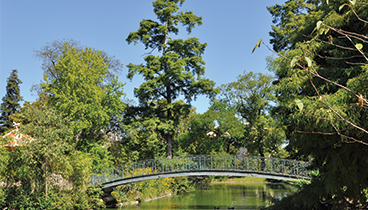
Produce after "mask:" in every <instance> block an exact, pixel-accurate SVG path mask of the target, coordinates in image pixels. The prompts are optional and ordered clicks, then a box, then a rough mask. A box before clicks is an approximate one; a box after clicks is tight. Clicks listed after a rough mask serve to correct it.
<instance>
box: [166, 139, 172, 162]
mask: <svg viewBox="0 0 368 210" xmlns="http://www.w3.org/2000/svg"><path fill="white" fill-rule="evenodd" d="M166 142H167V147H166V157H167V158H168V159H172V136H171V135H170V134H167V136H166Z"/></svg>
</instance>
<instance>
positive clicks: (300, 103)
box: [295, 99, 304, 111]
mask: <svg viewBox="0 0 368 210" xmlns="http://www.w3.org/2000/svg"><path fill="white" fill-rule="evenodd" d="M295 103H296V105H297V106H298V108H299V110H300V111H303V107H304V105H303V102H302V101H301V100H300V99H295Z"/></svg>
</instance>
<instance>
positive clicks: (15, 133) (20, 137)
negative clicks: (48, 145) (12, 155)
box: [2, 123, 34, 151]
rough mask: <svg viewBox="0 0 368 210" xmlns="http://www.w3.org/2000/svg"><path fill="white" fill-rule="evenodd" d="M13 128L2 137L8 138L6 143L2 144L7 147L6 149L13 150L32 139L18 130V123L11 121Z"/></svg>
mask: <svg viewBox="0 0 368 210" xmlns="http://www.w3.org/2000/svg"><path fill="white" fill-rule="evenodd" d="M13 124H14V127H15V129H13V130H12V131H10V132H9V133H7V134H5V135H4V136H3V137H2V138H8V139H9V140H8V142H7V144H5V145H4V146H5V147H6V148H8V151H12V150H14V148H15V147H16V146H22V145H25V144H27V143H28V142H30V141H33V140H34V139H33V138H32V137H30V136H28V135H26V134H22V133H21V132H20V131H19V127H20V123H13Z"/></svg>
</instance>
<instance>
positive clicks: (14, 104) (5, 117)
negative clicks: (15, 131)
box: [0, 69, 23, 134]
mask: <svg viewBox="0 0 368 210" xmlns="http://www.w3.org/2000/svg"><path fill="white" fill-rule="evenodd" d="M20 84H22V81H21V80H20V79H19V78H18V71H17V70H16V69H14V70H13V71H12V72H11V74H10V76H9V78H8V79H7V85H6V94H5V96H4V97H3V98H2V100H3V102H2V103H1V105H0V114H1V115H0V134H2V133H3V132H5V131H7V130H8V129H9V128H12V127H13V122H12V121H11V120H10V119H9V116H10V115H12V114H14V113H15V112H16V111H19V109H20V104H19V102H21V101H22V100H23V99H22V97H21V96H20V89H19V85H20Z"/></svg>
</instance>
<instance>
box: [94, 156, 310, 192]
mask: <svg viewBox="0 0 368 210" xmlns="http://www.w3.org/2000/svg"><path fill="white" fill-rule="evenodd" d="M308 165H309V163H307V162H302V161H295V160H287V159H278V158H268V157H252V156H231V155H203V156H181V157H174V158H172V159H165V158H163V159H152V160H144V161H137V162H130V163H127V164H124V165H122V166H119V167H115V168H111V169H108V170H105V171H101V172H100V173H98V174H94V175H92V177H91V183H92V184H93V185H96V184H101V183H107V182H112V181H115V180H121V179H125V178H131V177H138V176H147V175H154V174H162V173H169V172H185V171H204V170H206V171H209V170H213V171H219V170H221V171H241V172H258V173H260V172H261V173H269V174H273V175H282V176H288V177H295V178H310V175H309V173H308V171H307V169H306V167H307V166H308Z"/></svg>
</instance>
